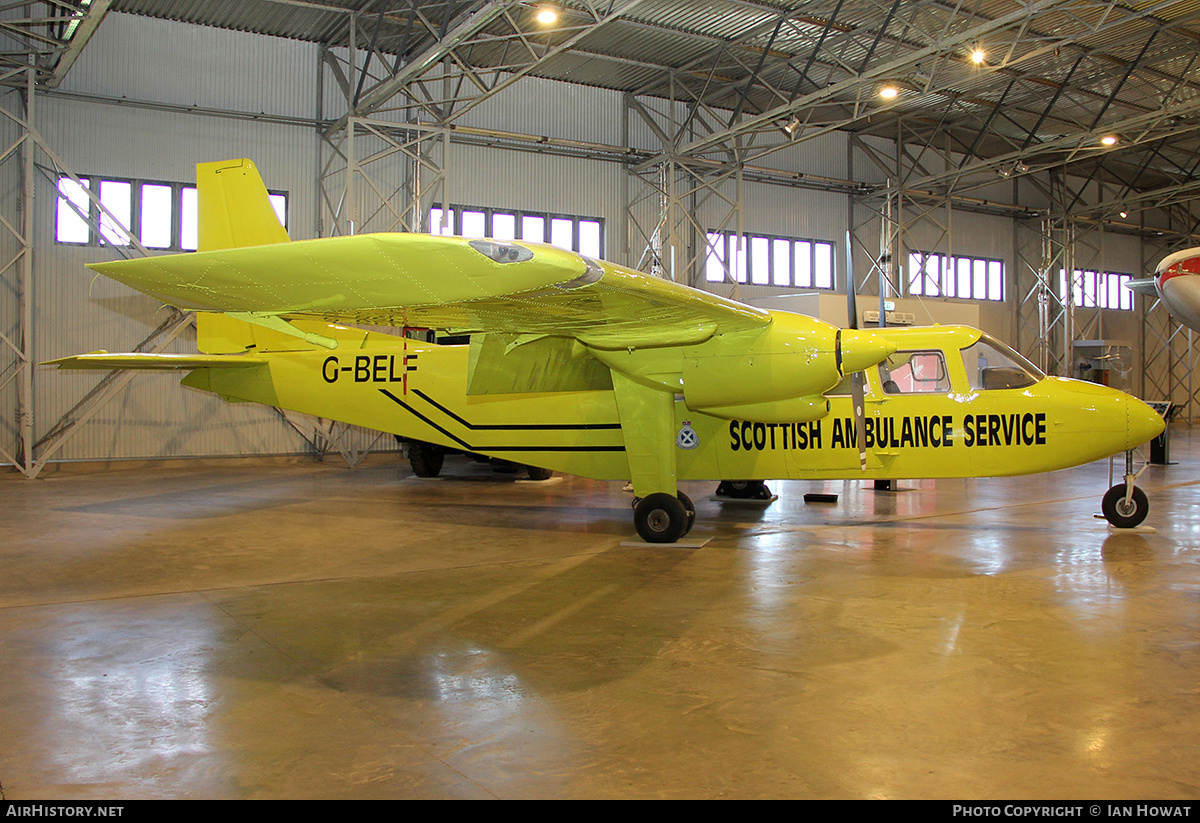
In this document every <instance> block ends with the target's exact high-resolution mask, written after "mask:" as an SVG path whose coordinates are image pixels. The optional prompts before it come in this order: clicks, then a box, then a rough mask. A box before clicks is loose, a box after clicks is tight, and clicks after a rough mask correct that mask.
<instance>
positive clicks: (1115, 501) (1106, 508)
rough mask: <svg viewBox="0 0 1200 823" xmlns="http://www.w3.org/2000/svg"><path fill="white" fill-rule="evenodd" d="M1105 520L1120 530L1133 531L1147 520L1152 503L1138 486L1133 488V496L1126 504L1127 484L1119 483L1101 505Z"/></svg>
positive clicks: (1109, 491)
mask: <svg viewBox="0 0 1200 823" xmlns="http://www.w3.org/2000/svg"><path fill="white" fill-rule="evenodd" d="M1100 509H1101V510H1102V511H1103V512H1104V519H1105V520H1107V521H1108V522H1109V523H1111V524H1112V525H1114V526H1116V527H1117V528H1118V529H1132V528H1133V527H1134V526H1137V525H1139V524H1140V523H1141V522H1142V521H1143V520H1145V519H1146V515H1147V514H1148V513H1149V512H1150V501H1149V500H1147V499H1146V493H1145V492H1144V491H1142V490H1141V489H1139V488H1138V487H1137V486H1134V487H1133V495H1132V496H1131V497H1130V498H1129V502H1128V503H1127V502H1125V484H1124V483H1118V484H1117V485H1115V486H1113V487H1112V488H1111V489H1109V490H1108V491H1107V492H1105V493H1104V500H1103V501H1102V502H1101V503H1100Z"/></svg>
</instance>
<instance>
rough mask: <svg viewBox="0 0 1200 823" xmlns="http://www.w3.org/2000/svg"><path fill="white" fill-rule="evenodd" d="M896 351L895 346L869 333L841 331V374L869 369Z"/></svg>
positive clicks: (850, 330) (853, 330)
mask: <svg viewBox="0 0 1200 823" xmlns="http://www.w3.org/2000/svg"><path fill="white" fill-rule="evenodd" d="M894 351H896V344H895V343H893V342H891V341H890V340H885V339H883V338H882V337H880V336H879V335H877V334H872V333H871V332H869V331H858V330H855V329H842V332H841V355H842V374H852V373H853V372H856V371H862V370H863V369H866V368H870V367H871V366H874V365H875V364H876V363H878V362H880V361H881V360H883V359H884V358H885V357H887V356H888V355H889V354H891V353H892V352H894Z"/></svg>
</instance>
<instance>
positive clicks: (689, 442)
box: [675, 420, 700, 449]
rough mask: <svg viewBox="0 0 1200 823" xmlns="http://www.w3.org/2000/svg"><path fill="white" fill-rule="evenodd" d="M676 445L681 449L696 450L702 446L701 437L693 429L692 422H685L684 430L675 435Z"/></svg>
mask: <svg viewBox="0 0 1200 823" xmlns="http://www.w3.org/2000/svg"><path fill="white" fill-rule="evenodd" d="M675 445H676V446H678V447H679V448H681V449H694V448H696V447H697V446H699V445H700V435H698V434H696V430H695V429H693V428H692V421H691V420H684V421H683V428H682V429H680V430H679V434H677V435H675Z"/></svg>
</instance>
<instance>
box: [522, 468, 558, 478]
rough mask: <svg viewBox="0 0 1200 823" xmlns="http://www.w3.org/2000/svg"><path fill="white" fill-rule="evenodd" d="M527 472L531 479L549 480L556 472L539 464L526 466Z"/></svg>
mask: <svg viewBox="0 0 1200 823" xmlns="http://www.w3.org/2000/svg"><path fill="white" fill-rule="evenodd" d="M525 473H526V474H528V475H529V479H530V480H549V479H550V478H551V477H553V476H554V472H552V471H551V470H550V469H543V468H539V467H538V466H526V467H525Z"/></svg>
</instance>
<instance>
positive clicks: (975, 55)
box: [971, 49, 987, 66]
mask: <svg viewBox="0 0 1200 823" xmlns="http://www.w3.org/2000/svg"><path fill="white" fill-rule="evenodd" d="M986 57H987V55H986V54H984V51H983V49H975V50H973V51H972V52H971V62H972V63H974V64H975V65H977V66H981V65H983V61H984V58H986Z"/></svg>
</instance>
